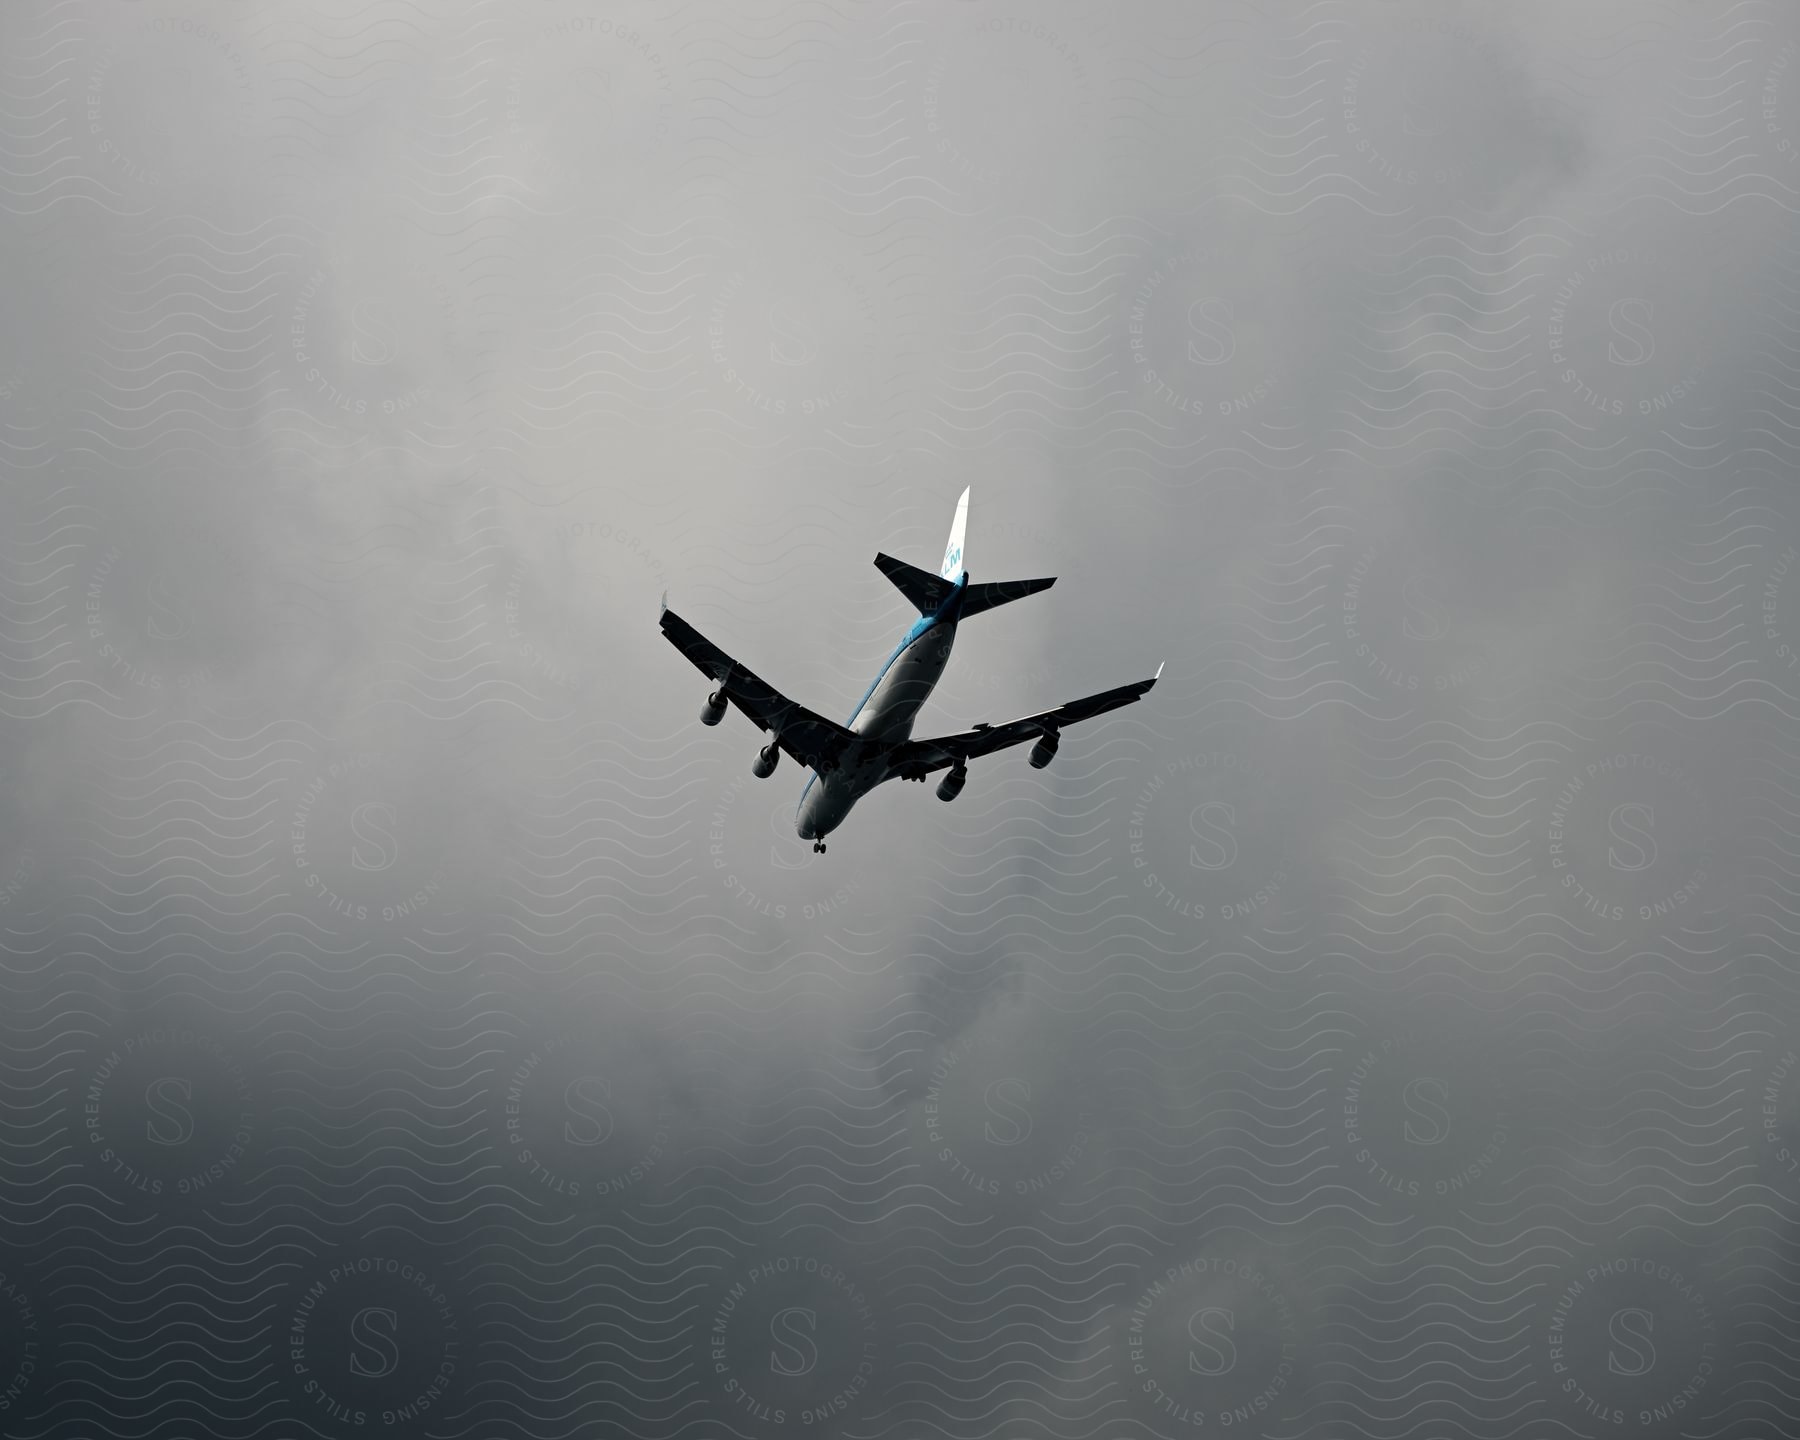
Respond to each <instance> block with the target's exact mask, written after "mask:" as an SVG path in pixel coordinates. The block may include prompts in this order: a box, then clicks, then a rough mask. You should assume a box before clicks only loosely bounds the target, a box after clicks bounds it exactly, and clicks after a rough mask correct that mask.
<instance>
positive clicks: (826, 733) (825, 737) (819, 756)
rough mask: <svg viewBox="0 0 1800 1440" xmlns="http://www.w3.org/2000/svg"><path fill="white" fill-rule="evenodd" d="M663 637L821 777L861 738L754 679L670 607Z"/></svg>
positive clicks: (747, 671)
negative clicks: (852, 743)
mask: <svg viewBox="0 0 1800 1440" xmlns="http://www.w3.org/2000/svg"><path fill="white" fill-rule="evenodd" d="M662 632H663V634H664V635H666V636H668V637H669V643H670V644H672V645H673V646H674V647H675V648H676V649H677V650H679V651H680V652H681V653H682V654H683V655H685V656H687V658H688V659H689V660H691V661H692V662H693V663H694V668H695V669H697V670H698V671H700V673H701V674H702V675H705V676H706V677H707V678H708V679H710V680H716V681H718V682H719V685H720V688H721V689H723V690H724V692H725V697H726V699H728V700H730V701H731V703H732V704H733V705H735V706H737V708H738V709H739V710H742V711H743V712H744V714H746V715H748V716H749V717H750V718H751V719H752V720H754V721H755V722H756V724H757V725H758V726H760V727H761V728H762V729H764V730H770V731H773V732H774V734H775V740H776V743H777V744H779V745H780V746H781V748H782V749H783V750H785V751H787V753H788V754H790V755H792V756H793V757H794V759H796V760H798V761H799V762H800V763H801V764H802V765H805V766H807V767H809V768H810V769H814V770H818V771H820V772H821V773H823V772H824V771H827V770H831V769H833V768H834V767H835V766H836V765H837V763H838V761H839V760H840V759H841V758H842V756H843V753H844V750H845V749H846V748H847V747H848V746H849V745H850V743H851V742H852V741H854V740H855V739H856V738H857V737H856V736H855V734H853V733H852V732H851V731H849V730H847V729H845V728H844V727H843V726H842V725H838V724H835V723H834V722H832V721H830V720H827V719H826V718H825V717H824V716H823V715H816V714H814V713H813V712H812V711H811V710H808V709H807V708H806V707H805V706H804V705H797V704H795V703H794V702H793V701H792V700H790V699H788V698H787V696H785V695H783V694H782V693H781V692H780V691H779V690H777V689H776V688H775V687H774V686H773V685H771V684H769V682H768V681H766V680H763V679H760V678H758V677H757V676H756V675H754V674H752V673H751V672H750V671H749V670H747V669H746V668H745V667H744V666H742V665H740V664H738V662H737V661H735V660H733V659H732V658H731V657H730V656H729V655H727V654H726V653H725V652H724V651H723V650H721V649H720V648H719V647H718V646H717V645H715V644H713V643H712V641H710V640H708V639H707V638H706V637H705V636H704V635H702V634H701V633H700V632H699V631H698V630H696V629H695V628H694V627H693V626H692V625H690V624H688V623H687V621H685V620H683V619H682V618H681V617H680V616H679V615H677V614H676V613H675V612H674V611H673V610H671V609H669V608H668V606H667V605H665V606H664V607H663V612H662Z"/></svg>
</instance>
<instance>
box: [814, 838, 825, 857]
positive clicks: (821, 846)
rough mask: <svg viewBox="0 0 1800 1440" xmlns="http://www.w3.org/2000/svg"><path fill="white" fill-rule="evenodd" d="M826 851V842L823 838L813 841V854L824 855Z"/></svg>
mask: <svg viewBox="0 0 1800 1440" xmlns="http://www.w3.org/2000/svg"><path fill="white" fill-rule="evenodd" d="M824 853H825V842H824V841H823V840H815V841H813V854H815V855H823V854H824Z"/></svg>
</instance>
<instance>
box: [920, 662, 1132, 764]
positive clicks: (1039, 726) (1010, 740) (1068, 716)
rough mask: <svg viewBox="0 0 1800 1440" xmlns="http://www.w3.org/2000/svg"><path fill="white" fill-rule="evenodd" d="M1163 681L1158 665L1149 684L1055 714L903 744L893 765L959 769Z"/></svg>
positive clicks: (1101, 711)
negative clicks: (957, 765) (963, 763)
mask: <svg viewBox="0 0 1800 1440" xmlns="http://www.w3.org/2000/svg"><path fill="white" fill-rule="evenodd" d="M1161 678H1162V666H1160V665H1158V666H1157V667H1156V674H1154V675H1152V676H1151V677H1150V678H1149V679H1148V680H1139V681H1137V682H1136V683H1135V684H1131V685H1120V686H1118V687H1117V688H1116V689H1113V690H1102V691H1101V692H1100V693H1099V694H1098V695H1088V696H1084V697H1083V698H1082V699H1080V700H1071V701H1069V703H1068V704H1066V705H1058V706H1057V707H1056V708H1055V709H1054V710H1043V711H1040V712H1039V713H1038V714H1036V715H1025V716H1022V717H1021V718H1019V719H1017V720H1008V721H1007V722H1006V723H1005V724H1004V725H977V726H976V727H975V728H974V729H973V730H964V731H962V732H961V733H960V734H957V735H940V736H938V737H937V738H936V739H934V740H907V741H903V742H902V743H901V744H899V745H897V746H896V747H895V751H896V753H895V755H894V757H893V762H892V763H893V765H894V768H895V769H896V770H898V771H899V772H900V773H901V774H903V775H929V774H930V773H931V772H932V771H933V770H942V769H943V768H944V767H945V766H946V765H956V764H959V763H960V762H962V761H964V760H973V759H975V758H976V757H977V756H980V755H992V754H993V753H994V752H995V751H996V750H1004V749H1006V747H1007V746H1009V745H1019V744H1022V743H1024V742H1025V741H1027V740H1036V739H1037V738H1038V737H1039V736H1041V735H1053V734H1055V733H1056V732H1057V731H1059V730H1061V729H1062V727H1063V726H1065V725H1073V724H1074V723H1075V722H1076V721H1078V720H1091V719H1092V718H1093V717H1094V716H1096V715H1104V714H1105V713H1106V712H1107V711H1108V710H1117V709H1118V708H1119V707H1120V706H1122V705H1129V704H1131V703H1132V702H1133V701H1134V700H1141V699H1142V698H1143V697H1144V696H1145V695H1147V694H1149V693H1150V687H1151V686H1152V685H1154V684H1156V682H1157V681H1158V680H1159V679H1161Z"/></svg>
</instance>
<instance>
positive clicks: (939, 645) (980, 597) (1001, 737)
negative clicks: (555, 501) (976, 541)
mask: <svg viewBox="0 0 1800 1440" xmlns="http://www.w3.org/2000/svg"><path fill="white" fill-rule="evenodd" d="M968 520H969V492H968V490H966V489H965V490H964V491H963V493H962V498H961V499H959V500H958V501H957V502H956V519H955V521H954V522H953V523H952V524H951V527H950V540H949V543H948V544H947V545H946V546H945V547H944V563H943V564H942V565H941V566H940V567H939V568H938V573H937V574H936V575H933V574H931V573H930V572H929V571H927V570H921V569H919V568H918V567H916V566H913V565H908V564H907V563H906V562H905V561H904V560H896V559H895V558H894V557H893V556H892V555H886V554H881V553H877V554H876V556H875V566H876V568H877V569H878V570H880V571H881V573H882V574H883V575H885V576H887V578H888V579H889V580H891V581H892V582H893V584H894V587H895V588H896V589H898V590H899V591H900V593H901V594H902V595H904V596H905V597H906V598H907V599H908V600H909V601H911V602H912V604H913V605H914V606H915V607H917V609H918V612H919V618H918V619H917V620H916V621H915V622H914V623H913V624H912V626H911V627H910V628H909V629H908V630H907V632H906V634H905V635H903V636H902V637H901V639H900V643H899V644H898V645H896V646H895V647H894V653H893V654H892V655H890V656H888V658H887V660H886V661H885V662H884V663H883V664H882V667H881V669H880V671H879V672H878V673H877V674H876V676H875V678H874V680H872V681H871V682H870V683H869V688H868V689H867V690H865V691H864V692H863V697H862V699H861V700H859V701H857V702H856V708H855V709H854V710H852V711H851V712H850V718H849V719H848V720H846V721H845V722H844V723H843V724H842V725H837V724H834V723H832V722H831V721H830V720H827V719H826V718H825V717H824V716H822V715H818V714H815V713H814V712H813V711H811V710H808V709H807V708H806V707H805V706H803V705H799V704H797V703H795V702H794V701H792V700H790V699H788V697H787V696H785V695H783V694H782V693H781V692H780V691H779V690H777V689H775V687H774V686H772V685H770V684H769V683H768V682H767V681H765V680H762V679H759V678H758V677H757V676H756V675H754V674H752V673H751V672H750V671H749V670H747V669H745V668H744V667H743V666H742V665H740V664H739V663H738V662H737V661H736V660H734V659H732V658H731V656H729V655H727V654H726V653H725V652H724V651H723V650H721V649H719V647H718V646H716V645H714V644H713V643H712V641H710V640H708V639H707V638H706V637H705V636H704V635H702V634H701V633H700V632H699V631H698V630H696V629H695V628H694V627H693V626H692V625H690V624H688V623H687V621H685V620H683V619H682V618H681V617H680V616H679V615H677V614H676V613H675V612H674V611H673V610H671V609H669V596H668V592H667V591H665V592H664V593H663V600H662V615H661V625H662V632H663V634H664V635H666V636H668V637H669V641H670V643H671V644H673V645H674V646H675V648H676V649H677V650H679V651H681V653H682V654H683V655H685V656H687V658H688V659H689V660H691V661H692V662H693V664H694V666H695V668H696V669H698V670H699V671H700V673H701V674H703V675H705V676H706V677H707V678H708V679H709V680H712V681H714V682H716V684H717V685H718V688H717V689H716V690H714V691H712V693H711V694H709V695H708V696H707V697H706V703H705V704H704V705H702V706H701V707H700V722H701V724H703V725H717V724H718V723H719V721H721V720H722V719H724V718H725V707H726V705H727V703H729V704H732V705H735V706H736V707H737V708H738V709H739V710H741V711H743V713H744V714H745V715H747V716H748V717H749V718H750V719H751V720H753V721H754V722H755V723H756V724H757V725H758V726H759V727H760V728H761V729H763V730H764V731H766V732H768V734H769V736H770V740H769V743H768V744H767V745H765V746H764V747H763V748H762V749H761V750H760V751H759V752H758V753H757V756H756V759H755V760H754V761H753V762H751V766H750V771H751V773H752V774H753V775H755V776H756V777H757V778H758V779H759V780H766V779H768V778H769V776H770V775H772V774H774V773H775V765H776V762H777V761H778V760H780V758H781V753H782V752H783V751H784V750H785V751H786V752H787V753H788V754H789V755H791V756H793V757H794V759H795V760H796V761H798V762H799V763H800V764H802V765H805V766H807V767H808V768H809V769H810V770H811V771H812V774H811V776H810V777H809V778H808V780H807V782H806V788H805V789H804V790H802V791H801V792H800V805H799V808H798V809H797V810H796V811H795V814H794V829H795V831H796V832H797V833H798V834H799V836H800V838H801V839H802V840H811V841H812V842H813V850H814V852H815V853H816V854H820V855H823V854H824V853H825V837H826V836H827V835H829V834H830V833H831V832H832V831H833V830H835V829H837V828H838V826H840V825H842V824H843V823H844V821H845V819H846V818H847V817H848V816H849V814H850V811H851V809H852V808H853V807H854V806H855V804H856V802H857V801H858V800H860V799H862V797H863V796H864V795H867V794H868V793H869V792H870V791H871V790H873V789H874V788H875V787H876V786H877V785H879V784H881V783H882V782H883V781H885V780H893V779H896V778H898V779H903V780H917V781H920V782H923V781H924V779H925V777H926V776H927V775H929V774H931V773H932V772H933V771H935V770H942V769H944V768H945V767H946V766H948V767H949V771H950V773H949V774H947V775H946V776H945V777H944V778H943V779H942V780H941V781H940V782H939V783H938V787H937V793H938V798H939V799H940V800H954V799H955V798H956V797H957V796H958V795H959V794H961V793H962V788H963V785H964V784H965V783H966V782H967V780H968V778H969V770H968V762H969V761H971V760H973V759H976V758H977V757H979V756H982V755H991V754H993V753H994V752H995V751H996V750H1004V749H1005V748H1006V747H1007V746H1009V745H1019V744H1023V743H1024V742H1025V741H1027V740H1032V741H1035V742H1036V743H1035V744H1034V745H1033V746H1032V747H1031V755H1030V761H1031V765H1032V768H1033V769H1037V770H1042V769H1043V768H1044V766H1046V765H1048V764H1049V763H1050V761H1051V760H1052V759H1053V758H1054V757H1055V755H1056V748H1057V745H1058V744H1059V743H1060V740H1061V733H1062V729H1063V727H1064V726H1065V725H1072V724H1074V723H1076V722H1077V721H1080V720H1089V719H1092V718H1093V717H1094V716H1096V715H1104V714H1105V713H1106V712H1107V711H1109V710H1117V709H1118V708H1119V707H1120V706H1122V705H1129V704H1131V703H1132V702H1133V701H1135V700H1140V699H1142V698H1143V697H1144V696H1145V695H1146V694H1147V693H1148V692H1149V690H1150V687H1151V686H1152V685H1154V684H1156V682H1157V681H1158V680H1159V679H1161V678H1162V672H1163V667H1162V666H1161V665H1158V666H1157V667H1156V674H1154V675H1152V676H1151V677H1150V678H1149V679H1148V680H1139V681H1137V682H1136V683H1135V684H1131V685H1121V686H1119V687H1118V688H1117V689H1113V690H1102V691H1101V692H1100V693H1099V694H1097V695H1089V696H1086V697H1084V698H1083V699H1080V700H1071V701H1069V702H1068V704H1066V705H1058V706H1057V707H1056V708H1055V709H1054V710H1042V711H1039V712H1038V713H1037V714H1035V715H1026V716H1022V717H1021V718H1020V719H1017V720H1009V721H1007V722H1006V723H1005V724H1004V725H989V724H981V725H977V726H975V727H974V728H973V729H971V730H964V731H962V732H960V733H959V734H955V735H940V736H938V737H937V738H935V739H931V740H914V739H912V738H911V737H912V728H913V722H914V720H915V719H917V717H918V714H919V709H920V707H921V706H922V705H924V703H925V701H926V700H927V699H929V698H930V695H931V692H932V689H933V688H934V687H935V686H936V685H937V682H938V680H939V678H940V677H941V676H942V675H943V673H944V666H945V664H946V663H948V661H949V659H950V647H951V645H952V644H953V643H955V640H956V627H957V626H958V625H959V624H960V623H961V622H962V621H964V620H967V619H968V618H969V617H970V616H971V615H979V614H981V613H982V612H983V611H985V610H992V609H994V608H995V607H996V606H999V605H1005V604H1008V603H1009V602H1011V601H1013V600H1018V599H1022V598H1023V597H1024V596H1026V595H1035V594H1037V593H1038V592H1039V591H1040V590H1048V589H1049V588H1050V587H1051V586H1052V585H1054V584H1055V583H1056V577H1055V576H1050V577H1048V578H1045V579H1039V580H995V581H988V582H987V583H985V584H981V585H972V584H970V583H969V572H968V571H967V570H965V569H964V568H963V535H964V532H965V530H966V529H967V526H968Z"/></svg>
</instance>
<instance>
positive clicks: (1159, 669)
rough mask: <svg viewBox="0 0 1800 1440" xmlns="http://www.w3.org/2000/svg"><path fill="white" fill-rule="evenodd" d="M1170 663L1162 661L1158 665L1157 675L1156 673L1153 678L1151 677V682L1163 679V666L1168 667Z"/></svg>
mask: <svg viewBox="0 0 1800 1440" xmlns="http://www.w3.org/2000/svg"><path fill="white" fill-rule="evenodd" d="M1168 663H1169V662H1168V661H1167V660H1163V661H1160V662H1159V663H1158V664H1157V667H1156V673H1155V674H1154V675H1152V676H1151V677H1150V679H1151V680H1152V681H1156V680H1160V679H1162V672H1163V666H1164V665H1167V664H1168Z"/></svg>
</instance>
